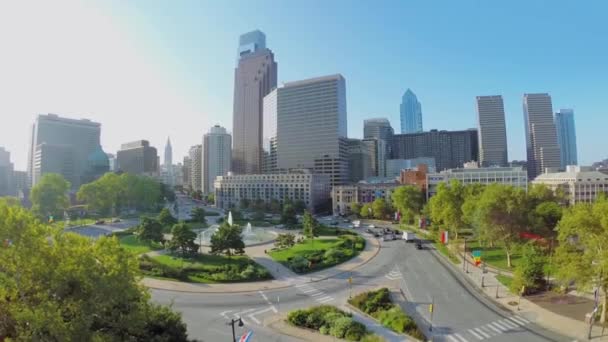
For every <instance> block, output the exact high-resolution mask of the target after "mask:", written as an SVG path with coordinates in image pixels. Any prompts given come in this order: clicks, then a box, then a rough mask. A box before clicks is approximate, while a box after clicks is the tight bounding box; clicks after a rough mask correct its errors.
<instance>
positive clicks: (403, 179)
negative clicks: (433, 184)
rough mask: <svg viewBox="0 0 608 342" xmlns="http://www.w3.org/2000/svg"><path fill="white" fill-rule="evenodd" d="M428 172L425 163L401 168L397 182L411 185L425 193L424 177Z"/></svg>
mask: <svg viewBox="0 0 608 342" xmlns="http://www.w3.org/2000/svg"><path fill="white" fill-rule="evenodd" d="M428 173H429V167H428V166H427V164H420V165H418V166H416V167H415V168H412V169H406V170H401V174H400V175H399V183H401V184H403V185H413V186H415V187H417V188H418V189H420V191H422V192H423V193H426V188H427V184H426V179H427V177H426V176H427V175H428Z"/></svg>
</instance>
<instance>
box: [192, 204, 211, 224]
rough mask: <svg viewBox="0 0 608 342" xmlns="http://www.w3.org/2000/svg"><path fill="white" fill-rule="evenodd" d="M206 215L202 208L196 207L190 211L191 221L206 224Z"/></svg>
mask: <svg viewBox="0 0 608 342" xmlns="http://www.w3.org/2000/svg"><path fill="white" fill-rule="evenodd" d="M206 214H207V213H206V212H205V209H204V208H201V207H196V208H194V209H192V212H191V213H190V216H191V217H192V221H194V222H198V223H202V224H206V223H207V219H206V218H205V215H206Z"/></svg>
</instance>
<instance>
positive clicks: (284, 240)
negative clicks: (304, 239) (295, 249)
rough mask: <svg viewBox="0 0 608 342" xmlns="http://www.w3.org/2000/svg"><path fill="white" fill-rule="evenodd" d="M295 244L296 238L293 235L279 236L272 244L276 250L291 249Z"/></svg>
mask: <svg viewBox="0 0 608 342" xmlns="http://www.w3.org/2000/svg"><path fill="white" fill-rule="evenodd" d="M295 243H296V236H295V235H293V234H292V233H287V234H279V235H278V236H277V239H276V241H275V242H274V244H275V245H276V246H277V247H278V248H289V247H292V246H293V245H295Z"/></svg>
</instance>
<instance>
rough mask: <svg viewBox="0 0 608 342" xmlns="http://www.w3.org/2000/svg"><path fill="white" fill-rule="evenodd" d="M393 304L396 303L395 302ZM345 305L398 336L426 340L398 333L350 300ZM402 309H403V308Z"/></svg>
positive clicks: (419, 341) (420, 341) (418, 341)
mask: <svg viewBox="0 0 608 342" xmlns="http://www.w3.org/2000/svg"><path fill="white" fill-rule="evenodd" d="M393 304H395V303H393ZM344 306H345V307H347V308H348V309H350V310H352V311H356V312H357V313H359V314H360V315H362V316H365V317H367V318H369V319H371V320H372V321H374V322H376V323H377V324H379V325H380V326H381V327H383V328H384V329H386V330H388V331H390V332H391V333H393V334H395V335H397V336H403V337H407V338H409V339H411V340H412V341H417V342H424V341H423V340H419V339H417V338H415V337H412V336H410V335H408V334H405V333H398V332H396V331H394V330H391V329H390V328H387V327H385V326H384V325H382V323H380V321H379V320H377V319H375V318H374V317H372V316H370V315H368V314H366V313H365V312H363V311H361V310H359V308H356V307H355V306H353V305H351V304H350V303H348V302H346V304H344ZM401 311H403V310H401ZM404 313H405V312H404Z"/></svg>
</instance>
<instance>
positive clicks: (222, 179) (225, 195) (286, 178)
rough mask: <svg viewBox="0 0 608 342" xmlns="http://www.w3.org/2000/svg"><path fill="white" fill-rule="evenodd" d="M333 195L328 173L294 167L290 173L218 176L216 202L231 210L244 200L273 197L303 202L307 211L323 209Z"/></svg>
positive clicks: (281, 200)
mask: <svg viewBox="0 0 608 342" xmlns="http://www.w3.org/2000/svg"><path fill="white" fill-rule="evenodd" d="M329 195H330V184H329V175H323V174H315V173H312V172H311V171H310V170H307V169H304V170H292V171H290V172H288V173H274V174H258V175H233V174H232V173H229V174H228V175H226V176H219V177H217V178H216V180H215V205H216V206H217V207H218V208H221V209H229V208H232V207H236V206H238V205H239V204H240V202H241V200H243V199H247V200H250V201H255V200H258V199H261V200H262V201H264V203H270V202H271V201H272V200H273V199H275V200H278V201H279V202H280V203H281V204H283V203H285V201H288V200H289V201H291V202H296V201H302V202H304V204H305V205H306V207H307V208H308V210H310V211H312V212H315V211H317V210H318V209H319V208H321V207H322V206H323V205H324V204H325V203H326V202H327V201H328V200H329Z"/></svg>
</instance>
